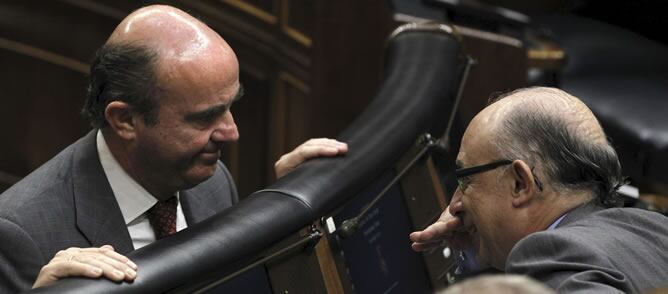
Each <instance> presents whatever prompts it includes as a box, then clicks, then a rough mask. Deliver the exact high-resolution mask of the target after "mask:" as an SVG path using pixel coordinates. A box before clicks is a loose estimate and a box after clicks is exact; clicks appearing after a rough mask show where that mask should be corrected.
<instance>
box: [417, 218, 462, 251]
mask: <svg viewBox="0 0 668 294" xmlns="http://www.w3.org/2000/svg"><path fill="white" fill-rule="evenodd" d="M461 228H462V220H461V218H459V217H455V216H453V215H451V214H450V212H449V210H448V209H447V208H446V209H445V211H443V213H442V214H441V217H440V218H439V219H438V220H437V221H436V222H434V223H433V224H431V225H429V226H428V227H426V228H425V229H424V230H422V231H416V232H413V233H411V234H410V236H409V238H410V240H411V241H413V244H412V245H411V248H412V249H413V250H415V251H424V250H427V249H430V248H434V247H438V246H441V245H442V244H443V242H444V241H454V243H459V242H458V241H459V240H456V239H459V237H461V234H458V233H459V230H461ZM453 239H455V240H453Z"/></svg>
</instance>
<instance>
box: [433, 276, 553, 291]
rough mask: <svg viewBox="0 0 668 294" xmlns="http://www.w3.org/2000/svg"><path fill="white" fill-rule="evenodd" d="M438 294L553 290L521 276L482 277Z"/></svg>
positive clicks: (471, 279) (466, 281)
mask: <svg viewBox="0 0 668 294" xmlns="http://www.w3.org/2000/svg"><path fill="white" fill-rule="evenodd" d="M438 293H439V294H473V293H476V294H478V293H480V294H485V293H494V294H551V293H555V292H554V290H552V289H550V288H548V287H547V286H545V285H543V284H541V283H540V282H538V281H536V280H534V279H532V278H529V277H527V276H522V275H504V274H497V275H483V276H478V277H475V278H470V279H468V280H464V281H462V282H460V283H457V284H454V285H452V286H450V287H448V288H447V289H445V291H443V292H438Z"/></svg>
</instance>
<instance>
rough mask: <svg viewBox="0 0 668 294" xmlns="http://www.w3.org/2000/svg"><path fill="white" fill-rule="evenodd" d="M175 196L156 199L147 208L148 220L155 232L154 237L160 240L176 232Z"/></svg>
mask: <svg viewBox="0 0 668 294" xmlns="http://www.w3.org/2000/svg"><path fill="white" fill-rule="evenodd" d="M177 204H178V201H177V199H176V196H174V197H172V198H169V199H167V200H164V201H158V203H156V204H155V205H153V207H151V209H149V210H148V221H149V222H150V223H151V226H152V227H153V231H154V232H155V239H156V240H160V239H162V238H164V237H167V236H169V235H171V234H174V233H176V205H177Z"/></svg>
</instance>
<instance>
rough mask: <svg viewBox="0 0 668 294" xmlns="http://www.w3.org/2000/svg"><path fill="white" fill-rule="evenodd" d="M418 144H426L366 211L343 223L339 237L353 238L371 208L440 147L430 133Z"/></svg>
mask: <svg viewBox="0 0 668 294" xmlns="http://www.w3.org/2000/svg"><path fill="white" fill-rule="evenodd" d="M418 142H419V144H424V146H423V147H422V149H421V150H420V152H418V153H417V155H415V157H413V159H411V161H410V162H409V163H408V164H407V165H406V166H405V167H404V168H403V169H402V170H401V171H400V172H399V173H398V174H397V175H396V176H395V177H394V178H393V179H392V181H391V182H390V183H389V184H387V186H385V187H384V188H383V190H382V191H380V193H378V195H376V197H374V199H373V200H372V201H371V202H369V204H367V205H366V206H365V207H364V209H362V211H360V213H359V214H357V216H355V217H353V218H349V219H346V220H344V221H343V222H342V223H341V226H340V227H339V228H338V229H337V230H336V231H335V233H336V234H337V235H338V236H340V237H341V238H344V239H345V238H348V237H350V236H352V235H353V234H354V233H355V232H356V231H357V228H358V227H359V222H360V219H361V218H362V217H363V216H365V215H366V214H367V212H369V209H371V207H373V206H374V205H375V204H376V203H377V202H378V201H379V200H380V199H382V198H383V196H385V194H386V193H387V191H389V190H390V188H392V186H394V184H396V183H397V181H399V180H401V178H403V176H404V175H405V174H406V172H408V170H410V169H411V168H412V167H413V166H414V165H415V163H417V162H418V160H420V159H421V158H422V157H423V156H424V155H425V154H426V153H427V151H429V150H430V149H432V148H433V147H435V146H438V141H436V140H434V139H433V138H432V137H431V135H430V134H429V133H425V134H423V135H422V136H421V137H420V139H419V141H418Z"/></svg>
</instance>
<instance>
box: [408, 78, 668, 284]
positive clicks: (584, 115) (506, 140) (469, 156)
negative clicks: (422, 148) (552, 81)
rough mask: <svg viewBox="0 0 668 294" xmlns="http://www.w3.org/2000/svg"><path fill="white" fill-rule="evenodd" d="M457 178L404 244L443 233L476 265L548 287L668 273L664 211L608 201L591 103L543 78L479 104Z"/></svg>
mask: <svg viewBox="0 0 668 294" xmlns="http://www.w3.org/2000/svg"><path fill="white" fill-rule="evenodd" d="M457 165H458V169H457V171H456V172H455V173H456V176H457V180H458V184H459V185H458V188H457V190H456V191H455V194H454V196H453V198H452V200H451V202H450V205H449V207H448V208H447V209H446V210H445V211H444V212H443V214H442V215H441V217H440V219H439V220H438V221H436V222H435V223H434V224H432V225H430V226H429V227H427V228H426V229H424V230H422V231H418V232H414V233H412V234H411V236H410V238H411V240H412V241H413V242H414V243H413V245H412V247H413V249H414V250H417V251H421V250H425V249H427V248H431V247H433V246H436V245H437V244H441V242H442V241H444V240H445V241H448V243H449V244H450V245H451V246H453V247H455V248H457V249H459V250H464V252H471V253H472V254H471V255H473V256H468V258H474V259H475V261H476V262H477V264H479V265H480V266H481V267H493V268H496V269H497V270H501V271H505V272H507V273H515V274H525V275H529V276H531V277H533V278H535V279H537V280H539V281H541V282H543V283H545V284H547V285H548V286H550V287H552V288H555V289H556V290H557V291H558V292H565V293H572V292H586V293H598V292H603V293H614V292H626V293H635V292H640V291H642V290H644V289H651V288H658V287H660V286H665V285H666V284H667V283H668V270H666V269H668V253H667V251H666V249H667V247H666V244H668V218H666V217H665V216H663V215H661V214H658V213H654V212H649V211H644V210H639V209H634V208H607V207H614V206H615V205H616V204H617V203H618V202H619V199H618V198H617V194H616V189H617V188H618V187H619V186H620V185H621V184H622V183H623V178H622V176H621V168H620V165H619V161H618V159H617V155H616V153H615V151H614V149H613V148H612V146H610V144H609V143H608V142H607V140H606V137H605V134H604V133H603V130H602V128H601V126H600V125H599V123H598V121H597V120H596V118H595V117H594V115H593V114H592V113H591V111H590V110H589V109H588V108H587V107H586V106H585V105H584V104H583V103H582V102H581V101H580V100H579V99H577V98H575V97H573V96H571V95H569V94H567V93H565V92H563V91H561V90H558V89H553V88H529V89H521V90H518V91H515V92H512V93H510V94H508V95H505V96H504V97H502V98H501V99H498V100H496V101H495V102H493V103H492V104H491V105H489V106H488V107H487V108H485V109H483V110H482V111H481V112H480V113H479V114H478V115H477V116H476V117H475V118H474V119H473V120H472V121H471V123H470V125H469V126H468V128H467V129H466V132H465V134H464V137H463V138H462V143H461V147H460V152H459V154H458V156H457Z"/></svg>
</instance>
